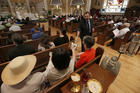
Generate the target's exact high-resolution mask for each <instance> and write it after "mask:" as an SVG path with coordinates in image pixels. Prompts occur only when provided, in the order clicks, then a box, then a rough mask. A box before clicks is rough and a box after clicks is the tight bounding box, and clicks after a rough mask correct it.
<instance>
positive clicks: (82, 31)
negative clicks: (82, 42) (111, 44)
mask: <svg viewBox="0 0 140 93" xmlns="http://www.w3.org/2000/svg"><path fill="white" fill-rule="evenodd" d="M90 26H91V31H90V32H91V33H90V32H89V31H88V24H87V21H86V20H85V19H82V20H81V21H80V27H79V30H80V38H81V39H83V37H84V36H86V35H90V36H91V35H92V28H93V27H94V25H93V20H92V19H90Z"/></svg>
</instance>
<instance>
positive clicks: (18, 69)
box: [1, 55, 37, 86]
mask: <svg viewBox="0 0 140 93" xmlns="http://www.w3.org/2000/svg"><path fill="white" fill-rule="evenodd" d="M36 60H37V59H36V56H34V55H26V56H19V57H16V58H14V59H13V60H11V62H10V63H9V64H8V66H6V67H5V68H4V70H3V72H2V74H1V77H2V78H1V79H2V81H3V82H4V83H5V84H6V85H10V86H11V85H17V84H19V83H21V82H22V81H24V80H25V79H26V78H27V77H28V76H29V75H30V73H31V72H32V70H33V69H34V66H35V64H36Z"/></svg>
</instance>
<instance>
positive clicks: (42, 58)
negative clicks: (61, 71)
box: [0, 43, 69, 83]
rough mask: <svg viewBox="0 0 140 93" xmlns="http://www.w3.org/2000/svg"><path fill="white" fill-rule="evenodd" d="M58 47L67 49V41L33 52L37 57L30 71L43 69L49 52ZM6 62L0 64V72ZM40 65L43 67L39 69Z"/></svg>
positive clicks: (47, 60)
mask: <svg viewBox="0 0 140 93" xmlns="http://www.w3.org/2000/svg"><path fill="white" fill-rule="evenodd" d="M60 47H65V48H66V49H67V50H68V51H69V43H66V44H63V45H60V46H56V47H54V48H51V49H46V50H45V51H40V52H37V53H34V54H33V55H35V56H36V57H37V63H36V65H35V68H34V70H33V72H32V73H34V72H37V71H42V70H44V69H45V67H46V66H47V64H48V62H49V53H50V52H53V51H54V50H55V49H57V48H60ZM8 63H9V62H4V63H1V64H0V73H1V72H2V71H3V69H4V67H5V66H6V65H7V64H8ZM42 67H43V69H41V70H40V68H42ZM38 69H39V70H38ZM0 83H2V81H1V80H0Z"/></svg>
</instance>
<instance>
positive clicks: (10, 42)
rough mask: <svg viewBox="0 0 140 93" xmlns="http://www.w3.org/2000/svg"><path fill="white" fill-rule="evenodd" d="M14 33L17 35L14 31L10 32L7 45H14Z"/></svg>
mask: <svg viewBox="0 0 140 93" xmlns="http://www.w3.org/2000/svg"><path fill="white" fill-rule="evenodd" d="M14 33H15V32H13V31H11V32H8V39H7V45H10V44H13V40H12V35H13V34H14Z"/></svg>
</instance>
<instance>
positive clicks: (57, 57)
mask: <svg viewBox="0 0 140 93" xmlns="http://www.w3.org/2000/svg"><path fill="white" fill-rule="evenodd" d="M52 63H53V65H54V67H55V68H56V69H58V70H64V69H66V68H67V67H68V66H69V63H70V55H69V53H68V51H67V50H66V49H65V48H64V47H61V48H57V49H55V50H54V51H53V53H52Z"/></svg>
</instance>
